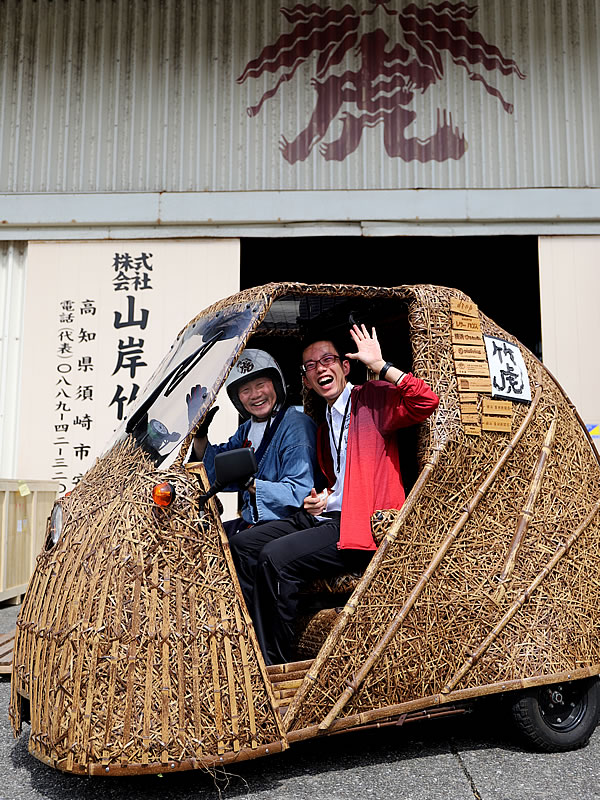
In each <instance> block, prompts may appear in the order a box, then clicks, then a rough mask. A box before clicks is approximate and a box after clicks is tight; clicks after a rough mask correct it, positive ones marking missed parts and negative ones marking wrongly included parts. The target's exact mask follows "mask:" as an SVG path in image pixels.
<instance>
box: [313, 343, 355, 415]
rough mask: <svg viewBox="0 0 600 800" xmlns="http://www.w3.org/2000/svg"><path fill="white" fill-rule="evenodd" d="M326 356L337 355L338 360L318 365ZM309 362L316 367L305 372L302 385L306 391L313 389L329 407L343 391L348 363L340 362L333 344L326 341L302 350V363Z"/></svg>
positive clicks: (348, 369)
mask: <svg viewBox="0 0 600 800" xmlns="http://www.w3.org/2000/svg"><path fill="white" fill-rule="evenodd" d="M327 355H337V356H338V358H336V359H335V361H333V362H332V363H331V364H328V365H327V366H324V365H323V364H320V363H319V359H320V358H323V356H327ZM310 361H314V362H316V366H315V368H314V369H311V370H309V371H308V372H305V374H304V385H305V386H306V387H307V388H308V389H313V390H314V391H315V392H316V393H317V394H318V395H319V396H320V397H322V398H324V400H325V401H326V402H327V404H328V405H330V406H331V405H333V404H334V403H335V401H336V400H337V399H338V397H339V396H340V395H341V393H342V392H343V391H344V387H345V386H346V377H347V375H348V373H349V372H350V362H349V361H348V360H347V359H344V360H341V359H340V357H339V354H338V352H337V350H336V348H335V346H334V344H333V343H332V342H328V341H322V342H313V344H311V345H309V346H308V347H307V348H306V350H304V352H303V353H302V363H303V364H306V363H307V362H310Z"/></svg>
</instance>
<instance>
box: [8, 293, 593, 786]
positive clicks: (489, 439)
mask: <svg viewBox="0 0 600 800" xmlns="http://www.w3.org/2000/svg"><path fill="white" fill-rule="evenodd" d="M350 314H352V315H353V318H355V319H360V320H362V321H365V322H366V323H367V324H376V326H377V332H378V335H379V338H380V340H381V341H382V345H383V348H382V349H383V352H384V353H385V355H386V357H387V358H390V360H392V361H394V362H395V363H397V364H399V365H401V366H402V368H403V369H409V368H410V369H412V371H413V372H414V373H415V374H416V375H417V376H419V377H422V378H424V379H425V380H426V381H427V382H428V383H429V384H430V385H431V386H432V387H433V389H434V390H435V391H436V392H437V394H438V395H439V397H440V405H439V408H438V410H437V412H436V413H435V415H434V416H432V417H431V418H430V419H429V420H428V421H427V422H426V423H424V424H423V425H421V426H419V428H418V431H417V432H416V433H417V435H416V436H415V437H414V438H410V436H408V437H407V438H406V440H405V441H404V442H403V443H402V451H403V453H404V454H405V457H406V458H405V462H406V463H405V464H403V472H404V473H405V482H406V483H407V484H408V485H409V486H412V488H411V491H410V493H409V494H408V496H407V500H406V502H405V504H404V506H403V507H402V509H401V510H399V511H398V510H390V509H381V511H380V512H378V513H376V514H375V515H374V518H373V532H374V536H375V538H376V540H377V541H378V542H379V546H378V550H377V552H376V554H375V556H374V558H373V560H372V562H371V564H370V566H369V567H368V569H367V570H366V572H365V573H364V575H362V577H361V576H358V577H357V576H346V577H344V578H343V579H341V580H340V581H338V582H337V583H338V586H337V587H335V586H328V587H325V589H326V590H327V591H325V590H324V589H323V587H321V590H320V592H319V597H323V596H327V595H328V592H330V591H331V592H332V591H333V590H335V589H336V588H338V589H340V588H342V589H343V588H345V589H346V595H345V596H344V597H343V599H342V600H340V596H339V595H335V594H330V595H329V596H330V601H329V602H328V603H325V604H324V605H327V606H328V607H326V608H323V609H322V610H320V611H319V612H318V613H317V614H316V616H312V617H311V618H310V619H303V620H301V621H299V625H300V628H299V632H298V637H299V638H298V647H299V652H300V654H301V656H302V658H303V660H302V661H298V662H297V663H292V664H282V665H279V666H275V667H266V666H265V664H264V661H263V659H262V656H261V654H260V651H259V649H258V646H257V643H256V639H255V635H254V631H253V628H252V624H251V622H250V618H249V616H248V613H247V610H246V608H245V605H244V602H243V600H242V597H241V593H240V589H239V586H238V583H237V579H236V577H235V572H234V568H233V565H232V562H231V558H230V555H229V550H228V545H227V540H226V537H225V534H224V532H223V530H222V526H221V522H220V518H219V513H218V508H217V504H216V502H215V499H214V498H213V499H211V500H210V501H208V503H207V504H206V505H205V507H203V506H202V504H199V502H198V496H199V493H201V492H202V491H206V489H207V488H208V485H207V482H206V478H205V476H203V475H200V480H201V481H202V486H200V485H199V478H198V476H197V475H196V474H194V472H193V470H197V467H191V468H189V465H186V454H187V452H188V448H189V444H190V442H191V436H192V434H193V430H194V429H195V427H197V425H198V424H199V423H200V422H201V420H202V419H203V418H204V416H205V414H206V412H207V411H208V409H209V408H210V406H211V405H212V404H213V402H214V400H215V396H216V393H217V391H218V389H219V387H220V386H221V385H222V383H223V381H224V380H225V379H226V377H227V374H228V372H229V370H230V368H231V365H232V363H234V361H235V359H236V358H237V356H238V355H239V353H240V352H241V350H242V348H243V347H244V346H245V344H246V343H247V342H248V340H251V341H252V343H253V344H254V346H264V347H267V349H269V350H270V352H272V353H273V354H274V355H275V357H276V358H279V360H280V362H281V363H282V365H285V364H288V365H289V366H290V368H293V373H292V372H290V376H291V375H292V374H294V375H295V376H296V379H297V367H298V364H299V363H300V355H299V352H297V351H298V342H299V337H300V335H301V333H302V328H303V326H306V325H310V324H311V323H312V322H314V321H317V322H319V323H327V324H329V325H331V327H332V328H334V327H335V326H338V328H344V327H345V328H346V329H347V327H348V319H349V316H350ZM493 347H495V348H496V351H495V352H494V351H493V350H492V349H490V348H493ZM500 351H503V353H504V359H505V361H504V362H500V364H501V366H502V364H503V365H504V367H505V370H504V372H502V370H500V372H498V364H497V363H495V362H494V357H495V358H496V362H497V361H498V358H501V357H502V354H501V352H500ZM282 354H285V357H283V358H282V357H280V356H281V355H282ZM295 355H297V358H295ZM515 357H516V361H518V360H519V359H522V369H521V371H520V372H519V371H518V369H516V367H515ZM509 359H510V363H509ZM363 377H366V376H363ZM527 382H529V390H530V399H529V395H528V393H527V386H526V384H527ZM198 383H201V384H202V385H203V386H204V387H205V389H204V393H203V403H202V405H201V407H200V408H198V409H197V413H196V414H195V416H194V419H192V420H191V421H190V422H189V424H188V419H187V416H186V407H185V396H186V393H187V392H188V391H189V387H190V386H192V385H196V384H198ZM309 400H310V398H305V406H306V410H307V413H313V414H317V413H318V409H317V408H313V407H312V406H311V404H310V402H309ZM173 458H174V460H173ZM167 463H169V464H170V465H169V466H168V467H166V468H165V467H164V465H165V464H167ZM157 464H158V465H159V466H157ZM165 481H166V482H170V483H172V484H173V485H174V486H175V487H176V497H175V500H174V502H173V503H172V504H171V505H170V506H169V507H164V508H163V507H160V506H158V505H156V504H155V503H154V502H153V500H152V489H153V487H154V486H155V485H156V484H158V483H161V482H165ZM599 507H600V469H599V461H598V454H597V453H596V450H595V448H594V446H593V443H592V441H591V439H590V437H589V435H588V434H587V431H586V428H585V426H584V425H583V424H582V422H581V420H580V419H579V417H578V415H577V413H576V411H575V408H574V407H573V405H572V404H571V403H570V402H569V400H568V399H567V397H566V396H565V394H564V393H563V391H562V390H561V388H560V386H559V385H558V384H557V382H556V381H555V380H554V379H553V377H552V376H551V375H550V374H549V373H548V371H547V370H546V369H545V368H544V367H543V366H542V365H541V364H540V362H539V361H538V360H537V359H536V358H535V357H534V356H533V355H532V354H531V353H530V352H529V351H528V350H527V349H526V348H524V347H523V346H522V345H520V344H519V343H518V342H517V341H516V339H515V338H514V337H512V336H511V335H510V334H508V333H506V332H505V331H503V330H501V329H500V328H499V327H498V326H497V325H496V324H495V323H494V322H493V321H492V320H490V319H489V318H487V317H486V316H485V315H484V314H483V313H481V312H480V311H479V309H478V308H477V307H476V306H475V305H474V304H473V303H472V302H471V301H470V300H469V298H467V297H466V296H465V295H464V294H462V293H461V292H459V291H455V290H452V289H447V288H439V287H434V286H425V285H419V286H401V287H397V288H385V289H384V288H374V287H357V286H337V285H336V286H333V285H319V286H307V285H303V284H295V283H282V284H269V285H267V286H264V287H260V288H256V289H251V290H247V291H245V292H242V293H240V294H238V295H235V296H233V297H231V298H229V299H227V300H224V301H222V302H220V303H218V304H216V305H214V306H212V307H211V308H209V309H207V310H206V311H204V312H202V313H201V314H200V315H199V316H198V317H197V318H196V319H195V320H194V321H192V322H191V323H190V325H188V326H187V328H186V329H184V331H182V333H181V334H180V336H179V337H178V339H177V341H176V343H175V345H174V346H173V348H172V349H171V351H170V353H169V355H168V356H167V357H166V359H165V360H164V362H163V363H162V364H161V366H160V367H159V368H158V369H157V371H156V373H155V374H154V376H153V378H152V379H151V380H150V382H149V385H148V387H146V390H145V393H144V394H143V396H141V397H140V399H139V405H138V408H137V410H136V411H135V412H134V413H133V415H132V416H131V418H130V420H129V421H128V422H127V424H126V426H125V427H124V428H123V429H122V430H121V431H119V432H117V435H116V439H115V442H114V444H113V445H112V446H111V447H110V449H109V450H108V451H107V452H106V453H105V454H104V455H103V456H102V457H101V458H100V459H98V461H97V462H96V464H95V466H94V467H93V468H92V469H91V470H90V471H89V472H88V473H87V474H86V475H85V476H84V478H83V479H82V480H81V481H80V483H79V484H78V485H77V487H76V488H75V489H74V490H73V492H72V493H71V494H70V495H69V496H68V497H66V498H63V499H62V500H61V501H60V502H59V504H58V505H57V506H56V507H55V510H54V512H53V515H52V517H51V522H50V525H49V536H48V541H47V544H46V548H45V550H44V551H43V552H42V553H41V555H40V557H39V559H38V563H37V568H36V570H35V573H34V575H33V577H32V579H31V582H30V585H29V589H28V591H27V594H26V597H25V600H24V603H23V606H22V610H21V613H20V615H19V619H18V624H17V635H16V641H15V652H14V661H13V676H12V699H11V707H10V714H11V719H12V724H13V727H14V730H15V732H16V733H18V732H20V730H21V725H22V721H23V720H24V719H29V720H30V724H31V730H30V736H29V749H30V751H31V753H32V754H33V755H35V756H36V757H37V758H39V759H41V760H42V761H44V762H46V763H47V764H50V765H52V766H54V767H56V768H58V769H61V770H65V771H68V772H74V773H89V774H94V775H96V774H109V775H122V774H139V773H149V772H166V771H175V770H181V769H191V768H198V767H211V766H214V765H218V764H225V763H228V762H233V761H241V760H244V759H248V758H254V757H257V756H263V755H266V754H271V753H275V752H278V751H281V750H284V749H285V748H287V747H288V746H289V745H290V744H292V743H294V742H297V741H299V740H304V739H308V738H310V737H317V736H320V737H324V736H327V735H329V734H332V733H338V732H340V731H343V730H347V729H351V728H357V727H361V726H367V725H370V724H372V723H378V724H386V723H397V722H398V721H401V722H403V721H408V720H410V719H415V718H419V717H422V716H423V715H428V716H435V715H436V714H443V713H453V712H459V711H461V710H464V708H465V704H467V703H469V702H471V701H473V700H474V699H476V698H479V697H481V696H484V695H489V694H499V693H505V697H506V699H507V701H510V703H511V704H512V705H513V707H514V709H515V714H516V718H517V720H518V721H519V722H520V726H521V728H522V730H523V731H524V732H525V733H526V734H527V735H528V736H529V737H530V739H531V740H532V741H533V742H534V743H535V744H537V745H539V746H541V747H544V748H546V749H568V748H571V747H576V746H580V745H582V744H584V743H585V742H586V741H587V739H588V738H589V736H590V735H591V733H592V732H593V730H594V728H595V725H596V722H597V719H598V707H599V702H598V682H597V678H596V677H595V676H597V674H598V672H599V671H600V637H599V636H598V614H597V609H598V607H599V606H600V583H599V581H598V580H597V575H598V574H600V546H599V545H600V530H599V525H600V517H599V514H598V511H599ZM343 584H345V586H343ZM340 585H341V586H340ZM314 591H315V592H316V588H315V589H314Z"/></svg>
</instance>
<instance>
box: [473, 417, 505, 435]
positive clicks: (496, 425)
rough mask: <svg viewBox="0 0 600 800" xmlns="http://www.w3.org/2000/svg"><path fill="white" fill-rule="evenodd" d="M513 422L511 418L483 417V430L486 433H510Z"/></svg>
mask: <svg viewBox="0 0 600 800" xmlns="http://www.w3.org/2000/svg"><path fill="white" fill-rule="evenodd" d="M511 423H512V420H511V419H510V417H482V418H481V428H482V430H484V431H501V432H502V433H510V431H511V427H512V425H511Z"/></svg>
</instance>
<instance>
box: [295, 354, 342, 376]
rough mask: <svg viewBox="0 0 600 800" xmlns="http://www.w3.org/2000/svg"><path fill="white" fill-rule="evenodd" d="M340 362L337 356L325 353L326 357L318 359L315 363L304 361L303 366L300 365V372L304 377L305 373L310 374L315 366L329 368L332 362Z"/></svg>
mask: <svg viewBox="0 0 600 800" xmlns="http://www.w3.org/2000/svg"><path fill="white" fill-rule="evenodd" d="M341 360H342V359H341V358H340V357H339V356H334V355H333V353H327V355H324V356H322V357H321V358H318V359H317V360H316V361H305V362H304V364H302V372H303V373H304V374H305V375H306V373H307V372H312V371H313V369H316V368H317V364H322V365H323V366H324V367H330V366H331V365H332V364H333V363H334V362H336V361H341Z"/></svg>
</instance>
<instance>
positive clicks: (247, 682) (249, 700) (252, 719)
mask: <svg viewBox="0 0 600 800" xmlns="http://www.w3.org/2000/svg"><path fill="white" fill-rule="evenodd" d="M235 624H236V628H237V630H238V637H239V645H240V655H241V659H242V672H243V675H244V689H245V694H246V706H247V708H248V721H249V726H250V746H251V748H252V749H253V750H254V749H255V748H256V747H258V742H257V741H256V716H255V713H254V697H253V695H252V677H251V675H250V664H249V662H248V651H247V649H246V640H245V638H244V635H243V627H242V616H241V614H240V610H239V608H238V606H237V605H236V606H235Z"/></svg>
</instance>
